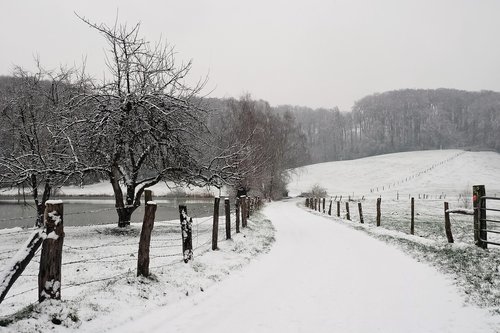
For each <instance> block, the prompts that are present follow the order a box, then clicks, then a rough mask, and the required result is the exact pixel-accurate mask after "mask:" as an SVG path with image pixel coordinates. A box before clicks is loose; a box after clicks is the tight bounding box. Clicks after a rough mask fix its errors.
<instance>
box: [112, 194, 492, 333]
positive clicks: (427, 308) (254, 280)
mask: <svg viewBox="0 0 500 333" xmlns="http://www.w3.org/2000/svg"><path fill="white" fill-rule="evenodd" d="M264 214H265V215H266V216H268V217H269V218H270V219H271V220H272V221H273V223H274V224H275V226H276V228H277V238H276V244H275V246H274V247H273V248H272V250H271V252H270V253H269V255H266V256H263V257H261V258H260V259H258V260H257V261H256V262H254V263H251V264H250V265H249V267H247V268H245V269H244V270H242V271H240V272H237V273H236V274H234V275H233V276H231V277H229V278H228V279H226V280H225V281H223V282H221V283H220V284H219V285H217V286H215V287H213V288H210V289H209V290H207V292H206V293H203V294H198V295H195V296H194V297H193V298H187V299H184V300H183V301H182V302H180V303H178V304H175V305H170V306H167V307H164V308H161V309H158V310H156V311H154V312H152V313H150V314H148V315H146V316H144V317H142V318H139V319H138V320H135V321H134V322H132V323H124V324H123V325H122V326H119V327H117V328H116V330H114V331H113V332H233V331H237V332H494V331H495V327H496V328H499V327H500V321H499V318H498V317H491V316H490V315H489V313H488V312H487V311H485V310H480V309H478V308H474V307H470V306H464V304H463V300H462V299H461V298H460V297H459V295H458V292H457V290H456V288H455V287H454V286H453V283H452V281H451V280H450V279H447V278H445V277H443V276H442V275H440V274H439V273H438V272H437V271H436V270H435V269H434V268H432V267H430V266H428V265H425V264H422V263H418V262H416V261H415V260H413V259H411V258H409V257H408V256H406V255H404V254H403V253H402V252H400V251H399V250H397V249H395V248H392V247H389V246H387V245H386V244H384V243H383V242H380V241H378V240H375V239H373V238H371V237H368V236H367V235H365V234H363V233H360V232H357V231H355V230H353V229H350V228H347V227H345V226H343V225H340V224H338V223H331V221H329V220H328V219H325V218H323V217H319V216H315V215H311V214H310V213H308V212H306V211H304V210H303V209H300V208H298V207H297V206H296V205H295V202H291V203H290V202H277V203H273V204H271V205H269V206H268V207H267V208H265V210H264Z"/></svg>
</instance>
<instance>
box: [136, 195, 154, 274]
mask: <svg viewBox="0 0 500 333" xmlns="http://www.w3.org/2000/svg"><path fill="white" fill-rule="evenodd" d="M155 213H156V203H154V202H153V201H151V200H150V201H147V202H146V207H145V208H144V219H143V221H142V229H141V236H140V238H139V251H138V253H137V276H140V275H142V276H146V277H147V276H149V246H150V244H151V231H152V230H153V225H154V222H155Z"/></svg>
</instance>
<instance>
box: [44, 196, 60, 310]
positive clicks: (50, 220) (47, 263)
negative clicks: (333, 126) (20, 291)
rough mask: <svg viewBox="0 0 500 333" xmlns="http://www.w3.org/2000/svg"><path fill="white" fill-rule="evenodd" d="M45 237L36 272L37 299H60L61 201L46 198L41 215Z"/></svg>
mask: <svg viewBox="0 0 500 333" xmlns="http://www.w3.org/2000/svg"><path fill="white" fill-rule="evenodd" d="M43 220H44V224H45V234H46V237H45V239H44V241H43V243H42V253H41V255H40V270H39V272H38V301H39V302H42V301H43V300H45V299H46V298H52V299H61V264H62V249H63V241H64V223H63V203H62V201H61V200H47V201H46V202H45V212H44V216H43Z"/></svg>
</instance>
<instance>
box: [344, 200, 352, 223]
mask: <svg viewBox="0 0 500 333" xmlns="http://www.w3.org/2000/svg"><path fill="white" fill-rule="evenodd" d="M345 211H346V212H347V213H346V218H347V219H348V220H349V221H350V220H351V215H350V214H349V201H346V202H345Z"/></svg>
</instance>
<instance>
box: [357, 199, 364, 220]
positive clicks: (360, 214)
mask: <svg viewBox="0 0 500 333" xmlns="http://www.w3.org/2000/svg"><path fill="white" fill-rule="evenodd" d="M358 211H359V223H365V221H364V220H363V208H362V207H361V202H358Z"/></svg>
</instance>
